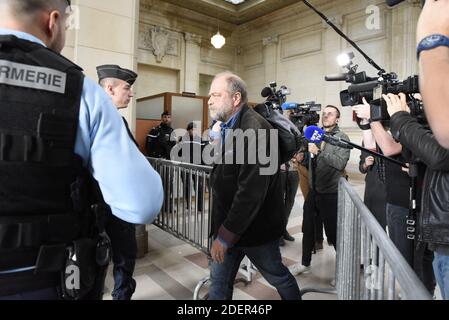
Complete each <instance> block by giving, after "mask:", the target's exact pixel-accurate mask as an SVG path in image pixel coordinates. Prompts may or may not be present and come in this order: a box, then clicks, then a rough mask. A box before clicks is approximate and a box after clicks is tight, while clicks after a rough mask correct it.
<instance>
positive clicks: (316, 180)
mask: <svg viewBox="0 0 449 320" xmlns="http://www.w3.org/2000/svg"><path fill="white" fill-rule="evenodd" d="M339 121H340V110H339V109H338V108H337V107H335V106H332V105H328V106H327V107H325V108H324V110H323V117H322V123H323V128H324V129H325V131H326V132H327V134H329V135H332V136H335V137H339V138H343V139H346V140H349V138H348V136H347V135H346V134H345V133H344V132H342V131H340V128H339V127H338V122H339ZM308 149H309V152H310V154H311V161H310V165H309V166H310V169H309V173H311V174H309V184H310V185H311V189H310V192H309V194H308V196H307V199H306V200H305V203H304V220H303V233H304V235H303V241H302V261H301V263H298V264H295V265H294V266H293V267H292V268H291V272H292V273H293V274H294V275H298V274H301V273H305V272H308V271H310V264H311V260H312V252H313V248H314V244H315V217H316V216H319V217H320V218H321V219H322V220H323V222H324V229H325V231H326V235H327V237H328V240H329V242H331V243H332V244H333V245H334V248H335V245H336V243H337V241H336V234H337V198H338V180H339V179H340V177H341V176H343V174H344V169H345V167H346V164H347V163H348V160H349V156H350V150H349V149H343V148H341V147H337V146H334V145H331V144H329V143H326V142H321V143H320V144H319V145H316V144H314V143H310V144H309V148H308Z"/></svg>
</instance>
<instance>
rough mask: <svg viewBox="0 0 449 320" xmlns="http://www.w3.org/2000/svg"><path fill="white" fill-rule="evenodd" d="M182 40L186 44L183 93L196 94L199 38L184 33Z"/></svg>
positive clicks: (198, 84)
mask: <svg viewBox="0 0 449 320" xmlns="http://www.w3.org/2000/svg"><path fill="white" fill-rule="evenodd" d="M184 39H185V43H186V45H185V48H186V52H185V73H184V74H185V78H184V79H185V81H184V91H187V92H194V93H196V94H198V93H199V91H200V74H199V71H198V66H199V63H200V55H201V37H200V36H198V35H195V34H193V33H189V32H186V33H185V35H184Z"/></svg>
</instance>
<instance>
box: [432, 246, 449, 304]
mask: <svg viewBox="0 0 449 320" xmlns="http://www.w3.org/2000/svg"><path fill="white" fill-rule="evenodd" d="M434 255H435V257H434V259H433V271H434V272H435V278H436V279H437V283H438V286H439V287H440V291H441V296H442V298H443V299H444V300H449V256H446V255H442V254H438V253H437V252H434Z"/></svg>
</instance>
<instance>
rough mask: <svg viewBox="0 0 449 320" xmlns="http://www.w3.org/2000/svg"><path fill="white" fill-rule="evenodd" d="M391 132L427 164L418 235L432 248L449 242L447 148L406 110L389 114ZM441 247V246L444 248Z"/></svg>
mask: <svg viewBox="0 0 449 320" xmlns="http://www.w3.org/2000/svg"><path fill="white" fill-rule="evenodd" d="M390 125H391V132H392V134H393V136H394V137H395V138H396V139H397V140H398V141H400V142H401V144H402V145H403V146H404V147H406V148H407V149H410V150H411V151H412V152H413V153H414V155H415V156H416V157H418V158H419V160H420V161H422V162H423V163H424V164H426V165H427V170H426V173H425V176H424V182H423V194H422V199H421V212H420V214H419V217H418V239H419V240H420V241H424V242H427V243H429V244H430V247H431V248H434V249H436V250H439V247H441V249H444V250H447V249H448V247H447V246H449V206H448V202H449V150H447V149H445V148H443V147H441V146H440V145H439V144H438V142H437V141H436V139H435V137H434V136H433V134H432V132H431V131H430V130H428V129H426V128H425V127H423V125H421V124H419V123H418V121H417V120H416V119H415V118H413V117H412V116H411V115H410V114H408V113H407V112H398V113H396V114H395V115H393V117H391V122H390ZM443 247H444V248H443Z"/></svg>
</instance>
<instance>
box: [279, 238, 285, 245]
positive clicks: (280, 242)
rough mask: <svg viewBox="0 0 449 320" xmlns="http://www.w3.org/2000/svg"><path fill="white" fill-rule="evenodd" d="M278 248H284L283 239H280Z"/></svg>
mask: <svg viewBox="0 0 449 320" xmlns="http://www.w3.org/2000/svg"><path fill="white" fill-rule="evenodd" d="M279 246H280V247H283V246H285V241H284V238H281V239H280V240H279Z"/></svg>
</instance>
